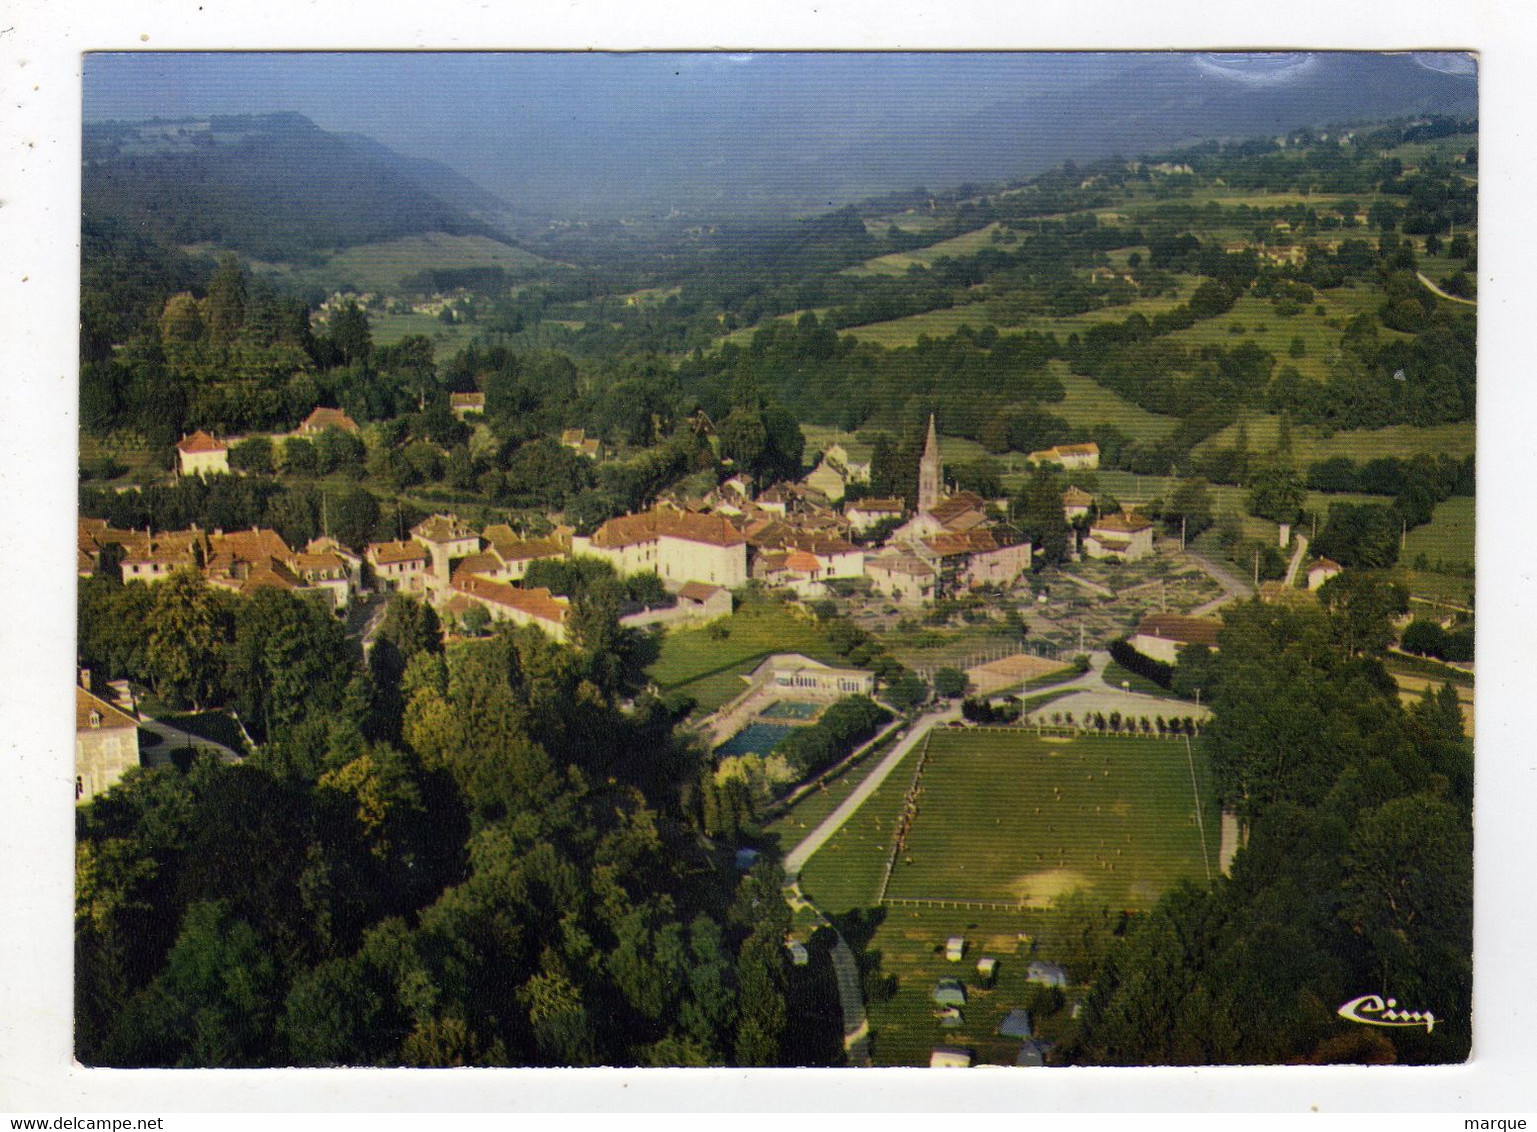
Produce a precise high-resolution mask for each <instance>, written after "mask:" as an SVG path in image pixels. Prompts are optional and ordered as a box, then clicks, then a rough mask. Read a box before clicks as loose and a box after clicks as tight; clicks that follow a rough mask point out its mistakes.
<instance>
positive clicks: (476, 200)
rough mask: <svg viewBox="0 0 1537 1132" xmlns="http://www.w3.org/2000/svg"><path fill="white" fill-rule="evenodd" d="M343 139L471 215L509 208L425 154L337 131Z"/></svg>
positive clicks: (365, 156) (364, 155)
mask: <svg viewBox="0 0 1537 1132" xmlns="http://www.w3.org/2000/svg"><path fill="white" fill-rule="evenodd" d="M336 136H337V137H339V138H341V140H342V142H343V143H344V144H345V145H346V146H347V147H348V148H349V149H351V150H352V151H353V152H354V153H356V154H357V155H358V156H359V157H360V158H362V159H364V160H366V161H374V162H377V163H378V164H379V165H381V166H383V167H384V168H386V169H390V170H392V171H393V172H396V173H398V174H400V175H401V176H402V177H404V178H405V179H406V180H408V181H410V182H411V183H412V184H414V185H416V186H417V187H418V188H420V189H422V190H423V191H425V192H429V193H431V194H432V195H433V196H435V197H437V198H438V199H439V200H441V201H443V202H444V203H446V204H451V205H453V206H454V207H455V208H459V209H463V210H464V211H465V212H467V213H470V214H471V215H477V214H481V213H490V214H496V213H502V212H507V211H508V210H509V209H510V207H511V206H510V205H509V203H508V202H507V201H506V200H505V199H504V198H502V197H499V196H497V195H495V194H494V193H492V192H490V191H489V190H488V189H487V188H486V187H485V186H484V185H478V184H476V183H475V182H474V181H472V180H470V179H469V178H468V177H466V176H465V175H464V174H462V173H460V172H459V171H458V170H457V169H452V168H450V167H449V166H447V165H444V164H443V163H442V162H441V161H432V160H429V159H428V158H425V157H409V156H407V155H406V154H403V153H396V152H395V151H394V150H393V149H391V148H390V147H389V146H387V145H384V144H383V143H381V142H378V141H375V140H374V139H373V138H371V137H369V136H367V135H366V134H338V135H336Z"/></svg>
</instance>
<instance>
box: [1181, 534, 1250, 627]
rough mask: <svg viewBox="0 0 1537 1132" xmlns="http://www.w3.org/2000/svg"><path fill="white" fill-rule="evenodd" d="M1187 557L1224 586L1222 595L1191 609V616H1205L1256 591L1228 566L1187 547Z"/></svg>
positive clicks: (1218, 583)
mask: <svg viewBox="0 0 1537 1132" xmlns="http://www.w3.org/2000/svg"><path fill="white" fill-rule="evenodd" d="M1185 557H1186V558H1188V559H1190V561H1192V562H1194V563H1195V564H1196V565H1197V566H1199V567H1200V568H1201V569H1202V570H1204V571H1206V573H1207V574H1208V575H1209V576H1210V577H1211V579H1212V581H1214V582H1216V583H1217V585H1219V586H1221V587H1222V596H1221V597H1216V598H1213V599H1212V600H1211V601H1208V602H1207V603H1206V604H1205V605H1198V606H1196V607H1195V608H1194V609H1192V610H1191V611H1190V616H1191V617H1205V616H1206V615H1207V614H1208V613H1211V612H1212V611H1213V610H1215V609H1218V608H1219V607H1221V606H1224V605H1226V604H1227V603H1228V602H1230V601H1241V600H1243V599H1244V598H1247V597H1250V596H1251V595H1253V593H1254V587H1252V586H1251V585H1249V583H1248V582H1245V581H1243V580H1242V579H1240V578H1239V577H1238V576H1237V575H1236V574H1233V573H1232V572H1230V571H1229V570H1228V569H1227V568H1226V567H1223V566H1218V565H1217V564H1216V563H1215V562H1213V561H1212V560H1211V559H1209V558H1207V557H1205V556H1204V555H1200V554H1197V553H1196V552H1195V551H1193V550H1190V549H1188V548H1187V549H1186V551H1185Z"/></svg>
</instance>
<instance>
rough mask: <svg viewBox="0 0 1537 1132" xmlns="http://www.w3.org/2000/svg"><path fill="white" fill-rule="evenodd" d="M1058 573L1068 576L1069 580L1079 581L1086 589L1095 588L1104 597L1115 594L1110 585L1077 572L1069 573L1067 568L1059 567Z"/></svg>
mask: <svg viewBox="0 0 1537 1132" xmlns="http://www.w3.org/2000/svg"><path fill="white" fill-rule="evenodd" d="M1057 573H1058V574H1060V575H1062V577H1064V578H1066V579H1067V580H1068V581H1069V582H1077V583H1078V584H1079V585H1080V586H1082V587H1083V588H1084V589H1086V590H1093V591H1094V592H1095V593H1097V594H1099V595H1100V596H1102V597H1114V596H1115V591H1114V590H1112V589H1110V588H1109V587H1108V586H1102V585H1100V584H1099V583H1098V582H1091V581H1089V579H1087V578H1080V577H1079V576H1078V575H1077V574H1069V573H1068V572H1067V571H1066V570H1063V569H1061V568H1060V567H1058V569H1057Z"/></svg>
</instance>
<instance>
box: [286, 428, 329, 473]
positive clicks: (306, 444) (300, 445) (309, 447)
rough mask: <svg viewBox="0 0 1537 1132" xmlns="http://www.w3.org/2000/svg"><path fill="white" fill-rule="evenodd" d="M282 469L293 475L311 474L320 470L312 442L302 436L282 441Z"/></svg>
mask: <svg viewBox="0 0 1537 1132" xmlns="http://www.w3.org/2000/svg"><path fill="white" fill-rule="evenodd" d="M283 470H284V471H285V472H287V473H288V474H289V475H294V476H313V475H315V474H316V473H317V472H318V471H319V470H320V462H319V460H318V458H317V457H316V454H315V445H314V443H313V442H311V441H308V440H306V439H304V438H303V437H302V436H291V437H289V438H288V439H287V440H285V441H283Z"/></svg>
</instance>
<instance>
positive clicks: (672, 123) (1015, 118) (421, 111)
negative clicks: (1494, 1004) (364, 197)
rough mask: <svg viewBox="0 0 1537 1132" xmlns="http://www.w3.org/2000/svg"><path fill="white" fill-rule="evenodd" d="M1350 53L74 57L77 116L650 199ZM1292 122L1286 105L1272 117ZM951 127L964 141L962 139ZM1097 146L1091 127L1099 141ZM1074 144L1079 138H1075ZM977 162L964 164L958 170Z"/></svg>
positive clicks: (1190, 97)
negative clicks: (268, 126) (212, 117)
mask: <svg viewBox="0 0 1537 1132" xmlns="http://www.w3.org/2000/svg"><path fill="white" fill-rule="evenodd" d="M1348 58H1351V57H1347V56H1340V55H1334V56H1329V55H1310V54H1304V53H1290V54H1288V53H1271V54H1264V55H1252V54H1251V55H1239V54H1226V55H1190V54H1184V55H1179V54H1161V55H1159V54H1146V53H1143V54H1137V53H1127V54H1111V53H1098V54H1094V53H1057V54H1051V53H993V54H976V53H963V54H936V53H887V54H880V53H875V54H858V53H825V54H809V53H798V54H796V53H789V54H772V53H754V54H726V53H719V54H709V53H691V54H668V53H655V54H652V53H635V54H613V53H563V54H549V53H544V54H519V53H502V54H485V53H463V54H449V53H411V52H400V53H307V54H260V53H247V54H238V53H153V52H142V53H141V52H134V53H96V54H91V55H88V56H87V58H86V67H85V84H84V86H85V89H84V98H85V103H84V110H85V117H86V120H87V121H94V120H101V119H109V118H117V119H130V120H133V119H141V118H150V117H167V118H175V117H191V116H205V115H209V114H223V113H228V114H235V113H261V112H267V111H276V110H292V111H297V112H299V113H302V114H304V115H306V116H307V117H309V118H311V119H312V120H314V121H315V122H316V123H317V124H318V125H320V126H322V127H324V128H326V129H332V130H345V131H356V132H359V133H364V134H368V135H369V136H371V137H374V138H376V139H377V140H379V141H382V142H384V143H385V144H387V145H390V146H392V147H393V148H395V149H397V150H399V151H401V152H403V153H408V154H411V155H413V156H419V157H428V158H433V159H436V160H439V161H443V162H445V163H447V164H450V165H452V166H454V167H456V168H458V169H459V170H460V171H462V172H464V173H465V174H467V175H469V176H470V177H472V178H474V179H475V180H477V181H479V182H481V183H482V184H484V185H485V186H486V187H487V188H490V189H492V190H493V191H496V192H499V193H503V194H505V195H508V196H511V197H512V198H514V199H522V200H524V201H526V202H530V203H539V204H545V205H548V203H549V202H550V200H552V199H555V198H558V197H559V196H560V195H561V194H570V193H587V194H589V195H590V196H591V197H592V199H591V200H589V201H587V202H586V203H588V204H596V203H598V199H599V198H601V197H602V196H603V195H604V193H605V192H607V193H608V195H610V196H617V195H623V194H624V193H629V194H631V195H639V196H644V195H646V194H647V193H648V192H649V193H651V194H652V195H653V196H654V197H656V199H658V200H661V199H665V195H666V186H668V185H671V184H676V183H678V182H679V181H680V179H684V178H688V177H690V176H698V177H699V178H700V179H701V180H702V181H703V182H710V181H711V179H712V178H714V181H713V183H714V184H715V185H716V186H717V191H718V192H719V193H722V194H724V193H726V192H727V191H728V190H727V189H726V188H724V187H722V186H724V185H725V184H726V183H727V182H728V181H730V180H731V178H733V177H735V178H736V182H735V183H733V184H732V185H731V188H730V189H729V192H731V193H734V194H738V195H739V194H740V193H741V192H742V191H743V188H742V186H749V188H750V189H754V190H755V189H756V186H758V185H759V184H769V183H772V182H773V181H774V180H775V179H776V178H778V179H780V180H781V181H784V182H785V183H786V184H788V178H790V177H791V176H792V174H795V175H797V176H800V178H801V179H800V181H799V182H798V184H800V185H802V186H807V185H810V184H811V182H812V181H816V184H815V187H814V188H813V189H808V191H815V192H823V191H825V192H826V193H827V194H829V195H832V194H839V195H844V196H845V197H846V196H847V194H848V193H852V192H857V191H865V190H869V189H871V188H873V187H884V188H894V187H906V186H908V185H911V184H915V183H926V184H930V185H934V184H938V183H941V182H940V181H939V180H938V178H941V177H944V176H947V175H948V174H949V173H950V172H951V170H952V169H955V170H959V171H960V173H959V175H960V176H962V177H965V176H972V175H974V176H977V177H998V176H1005V175H1009V174H1010V173H1011V172H1013V171H1015V170H1018V171H1021V172H1031V171H1035V170H1036V169H1039V168H1041V167H1044V164H1045V161H1044V160H1043V161H1042V162H1035V163H1034V166H1035V167H1034V168H1033V169H1032V168H1029V166H1030V165H1031V164H1032V163H1031V162H1030V161H1029V159H1028V158H1029V154H1028V153H1026V152H1021V151H1027V150H1031V149H1039V150H1041V151H1042V153H1043V158H1049V161H1050V162H1055V161H1057V160H1061V159H1062V157H1064V156H1073V154H1072V153H1071V152H1070V150H1071V148H1072V143H1073V136H1074V132H1075V129H1076V127H1075V126H1074V125H1073V122H1074V119H1075V115H1085V114H1088V113H1090V112H1091V111H1092V113H1093V115H1094V126H1095V128H1096V129H1098V128H1100V127H1102V126H1104V124H1105V123H1106V122H1111V121H1115V120H1124V121H1126V122H1127V128H1126V132H1127V134H1128V135H1129V136H1133V137H1135V136H1138V132H1137V131H1138V129H1139V128H1140V127H1138V126H1137V124H1136V123H1135V122H1133V121H1132V117H1133V116H1134V114H1135V109H1136V107H1138V106H1143V105H1145V106H1155V105H1168V106H1171V107H1174V108H1176V109H1177V108H1179V107H1182V106H1185V105H1192V104H1195V103H1202V104H1209V103H1211V102H1212V101H1213V99H1214V98H1215V99H1217V100H1220V101H1222V102H1231V103H1233V104H1234V105H1235V106H1238V105H1240V104H1242V103H1243V102H1245V101H1246V100H1248V101H1250V102H1254V101H1258V100H1262V99H1265V98H1269V99H1271V100H1272V101H1274V100H1275V98H1276V96H1277V92H1278V91H1281V90H1286V89H1292V88H1298V89H1301V88H1305V87H1307V85H1308V84H1309V83H1310V82H1314V83H1320V82H1323V81H1324V79H1323V73H1324V72H1329V73H1330V74H1334V75H1335V76H1336V80H1337V72H1338V69H1339V66H1340V61H1341V60H1343V59H1348ZM1355 58H1361V57H1359V56H1357V57H1355ZM1321 60H1323V61H1326V62H1320V61H1321ZM1414 60H1415V62H1418V63H1419V64H1420V67H1415V66H1413V65H1412V64H1411V63H1410V62H1409V60H1408V59H1403V60H1402V61H1401V69H1402V70H1404V71H1407V72H1411V73H1416V72H1417V73H1418V74H1419V75H1421V76H1426V75H1427V73H1428V70H1434V71H1440V72H1445V73H1448V74H1452V73H1464V74H1466V73H1470V72H1471V68H1472V61H1471V60H1470V59H1468V58H1466V57H1462V56H1431V55H1420V56H1416V57H1414ZM1422 68H1423V69H1422ZM1468 85H1471V84H1468ZM1336 86H1338V83H1337V81H1336ZM1208 117H1209V115H1208ZM1026 119H1028V120H1029V122H1030V123H1032V124H1038V125H1040V127H1041V128H1042V129H1044V128H1045V125H1044V124H1045V123H1046V122H1047V120H1051V121H1052V122H1054V123H1055V124H1056V128H1057V130H1058V132H1057V133H1056V134H1055V135H1052V136H1051V137H1050V139H1048V140H1049V142H1050V145H1049V147H1048V146H1047V145H1046V140H1043V137H1041V136H1036V135H1029V134H1028V131H1025V129H1024V125H1022V120H1026ZM1297 124H1300V123H1298V122H1284V121H1283V122H1282V128H1287V127H1290V126H1294V125H1297ZM1265 125H1266V126H1267V128H1268V123H1265ZM995 129H996V130H998V131H999V134H998V136H1000V138H1007V139H1008V144H1012V145H1013V146H1014V150H1013V151H1011V152H1010V153H1008V154H1005V155H1002V156H999V155H992V156H991V159H990V158H989V155H987V154H986V152H985V151H986V148H987V146H986V140H987V137H988V136H989V133H988V131H991V130H995ZM1011 130H1012V131H1013V136H1012V137H1009V131H1011ZM959 134H965V135H966V137H967V139H969V140H967V141H966V143H965V145H961V144H960V143H959V142H958V140H957V137H958V135H959ZM1101 135H1103V131H1102V130H1101ZM1105 144H1108V143H1107V142H1106V141H1105V138H1104V137H1103V136H1100V137H1099V139H1098V145H1099V150H1100V152H1107V151H1106V150H1104V145H1105ZM1085 146H1086V149H1092V148H1093V146H1092V145H1091V144H1090V141H1088V140H1086V142H1085ZM947 148H948V151H949V153H948V155H947V156H944V157H943V158H941V156H940V155H941V154H943V153H945V151H946V150H947ZM1045 148H1051V149H1052V152H1051V153H1049V154H1045V153H1044V149H1045ZM870 154H877V155H878V156H877V157H876V158H875V159H874V160H876V161H877V162H879V163H881V164H885V165H888V167H887V168H883V169H881V170H880V171H879V175H880V177H882V178H887V180H886V181H885V182H883V183H881V184H880V185H877V184H876V178H875V175H874V173H873V172H869V173H868V174H867V175H865V176H864V182H865V183H861V184H855V183H854V181H855V180H857V179H858V178H855V177H854V176H853V174H852V173H851V172H850V171H849V170H850V169H853V168H854V167H856V166H858V167H860V168H867V167H868V166H869V164H870V161H871V160H872V158H871V157H870V156H869V155H870ZM1088 155H1089V156H1096V155H1098V154H1097V153H1089V154H1088ZM888 158H889V161H888ZM979 159H980V162H979ZM973 164H975V165H976V166H977V168H976V173H975V174H971V173H970V172H969V171H968V170H969V167H970V166H971V165H973ZM840 165H847V166H848V167H849V168H847V169H842V170H841V171H840V170H839V169H838V168H837V167H839V166H840ZM751 166H757V168H756V169H755V170H754V169H749V168H747V167H751ZM909 170H911V177H910V179H904V176H903V175H904V174H906V173H908V171H909ZM812 173H814V174H816V176H812V177H810V178H809V179H808V177H807V176H806V175H807V174H812ZM818 177H820V180H818V179H817V178H818ZM893 177H895V178H898V179H897V180H896V181H894V182H892V181H890V180H889V178H893ZM923 178H933V179H928V180H923ZM765 191H768V190H765Z"/></svg>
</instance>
